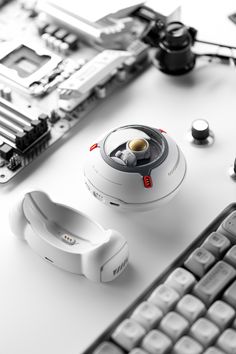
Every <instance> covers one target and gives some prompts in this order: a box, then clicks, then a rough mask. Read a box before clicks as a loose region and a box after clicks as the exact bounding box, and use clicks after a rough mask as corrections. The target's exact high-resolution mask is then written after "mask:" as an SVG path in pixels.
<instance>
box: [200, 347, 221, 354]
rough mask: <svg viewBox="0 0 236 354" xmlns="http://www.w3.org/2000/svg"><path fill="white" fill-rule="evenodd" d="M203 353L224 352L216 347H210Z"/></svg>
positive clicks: (218, 353) (214, 353) (216, 353)
mask: <svg viewBox="0 0 236 354" xmlns="http://www.w3.org/2000/svg"><path fill="white" fill-rule="evenodd" d="M203 354H225V352H222V350H220V349H218V348H216V347H210V348H208V349H207V350H206V351H205V352H204V353H203Z"/></svg>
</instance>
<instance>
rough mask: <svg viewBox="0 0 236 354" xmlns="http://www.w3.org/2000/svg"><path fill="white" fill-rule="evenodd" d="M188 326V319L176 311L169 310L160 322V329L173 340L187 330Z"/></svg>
mask: <svg viewBox="0 0 236 354" xmlns="http://www.w3.org/2000/svg"><path fill="white" fill-rule="evenodd" d="M188 327H189V323H188V321H187V320H186V319H185V318H184V317H183V316H181V315H179V314H178V313H177V312H169V313H168V314H167V315H165V317H164V318H163V319H162V320H161V323H160V330H162V331H163V332H164V333H166V334H167V335H168V336H169V337H170V338H171V339H172V340H173V341H174V342H175V341H176V340H177V339H179V338H180V336H182V335H183V334H184V333H185V332H186V331H187V329H188Z"/></svg>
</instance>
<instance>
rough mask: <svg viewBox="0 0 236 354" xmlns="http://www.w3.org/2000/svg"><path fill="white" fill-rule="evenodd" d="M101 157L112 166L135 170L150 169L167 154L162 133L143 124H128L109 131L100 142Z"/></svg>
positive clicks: (165, 142)
mask: <svg viewBox="0 0 236 354" xmlns="http://www.w3.org/2000/svg"><path fill="white" fill-rule="evenodd" d="M100 147H101V153H102V156H103V158H104V159H105V160H106V162H108V163H109V164H110V165H112V166H113V167H114V168H117V169H121V170H127V171H131V170H133V172H136V171H137V170H140V169H142V168H144V169H146V168H148V169H152V167H153V166H154V165H155V166H156V165H159V164H160V163H161V162H162V161H163V160H164V159H165V158H166V156H167V153H168V145H167V141H166V139H165V138H164V136H163V134H162V133H161V132H160V131H159V130H158V129H154V128H150V127H147V126H143V125H128V126H123V127H120V128H117V129H115V130H113V131H112V132H111V133H109V134H108V135H107V136H106V137H105V139H104V140H103V141H102V142H101V144H100Z"/></svg>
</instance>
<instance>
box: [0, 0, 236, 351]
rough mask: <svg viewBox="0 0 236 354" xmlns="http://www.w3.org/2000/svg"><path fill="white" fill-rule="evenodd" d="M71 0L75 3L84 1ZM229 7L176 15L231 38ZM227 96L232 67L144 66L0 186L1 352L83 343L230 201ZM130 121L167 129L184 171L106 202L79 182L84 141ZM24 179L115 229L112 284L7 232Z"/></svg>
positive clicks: (189, 6) (235, 126) (233, 142)
mask: <svg viewBox="0 0 236 354" xmlns="http://www.w3.org/2000/svg"><path fill="white" fill-rule="evenodd" d="M77 3H78V6H80V7H83V6H84V3H85V2H84V1H80V2H79V1H77ZM86 3H87V2H86ZM90 3H91V2H90ZM96 3H98V2H96ZM94 4H95V2H94ZM94 4H93V8H94ZM97 6H102V2H100V1H99V4H97ZM160 8H161V4H160ZM234 10H235V11H236V3H235V2H234V1H227V2H226V1H222V2H216V1H210V0H209V1H185V3H184V4H183V17H182V18H183V20H184V21H185V23H187V24H189V25H191V26H195V27H197V28H198V29H199V36H198V37H199V38H202V39H208V40H214V41H217V40H219V41H220V42H223V43H230V44H232V45H235V46H236V26H235V25H233V24H232V23H231V22H230V21H229V20H228V19H227V14H229V13H231V12H232V11H234ZM235 97H236V70H235V69H234V68H230V67H223V66H218V65H212V66H205V67H202V68H201V69H198V70H195V71H193V72H192V73H190V74H188V75H185V76H183V77H168V76H166V75H164V74H162V73H160V72H158V71H157V70H156V69H155V68H151V69H150V70H148V71H147V72H146V73H144V74H143V75H142V76H141V77H139V78H138V79H137V80H136V81H134V82H133V83H131V84H130V85H129V86H128V87H126V88H125V89H123V90H122V91H120V92H118V93H116V94H114V95H113V96H112V97H110V98H109V99H108V100H106V101H105V102H103V104H102V105H100V107H99V108H97V109H96V110H95V111H94V112H92V113H91V114H90V115H89V116H87V117H86V118H85V119H84V120H83V121H82V122H81V124H80V125H79V126H78V128H76V129H75V132H74V133H73V134H72V135H71V136H70V137H69V138H67V139H64V142H63V143H60V144H57V146H56V147H53V148H52V149H50V151H47V152H46V153H44V154H43V155H42V156H41V157H40V158H39V159H38V160H37V161H35V162H34V163H33V164H32V165H31V166H29V167H28V168H27V169H26V170H25V171H24V172H23V173H21V174H20V175H19V176H18V177H17V178H16V179H15V180H14V181H13V182H12V183H10V184H8V185H4V186H1V188H0V353H4V354H15V353H17V354H42V353H44V354H54V353H55V354H78V353H80V352H82V350H84V349H85V348H86V347H87V346H88V345H89V344H90V343H91V341H93V340H94V339H95V338H96V337H97V336H98V335H99V334H100V333H101V331H102V330H103V329H105V328H106V327H107V326H108V325H109V324H110V322H111V321H112V320H113V319H114V318H115V317H116V316H117V315H118V314H119V313H120V312H121V311H122V310H124V309H125V308H126V307H127V306H128V305H129V304H130V303H131V301H132V300H133V299H134V297H136V296H137V295H139V294H140V292H141V291H142V290H144V288H145V287H146V286H147V285H149V283H150V282H151V281H153V280H154V278H155V277H156V276H157V275H158V274H159V273H160V272H161V271H162V270H163V269H164V268H165V267H166V266H167V265H168V264H169V263H170V261H172V260H173V259H174V258H175V257H176V256H177V255H178V254H179V253H180V251H182V250H183V248H184V247H185V246H187V245H188V244H189V243H190V242H191V241H192V240H193V239H194V238H195V237H196V236H197V235H198V234H199V233H200V232H201V231H202V230H203V229H204V228H205V227H206V226H207V224H208V223H209V222H210V221H211V220H212V219H213V218H214V217H215V216H216V215H217V214H218V213H219V212H220V211H221V210H222V209H223V208H224V207H226V205H228V204H229V203H230V202H232V201H235V199H236V198H235V196H236V183H235V182H233V181H232V180H231V179H230V178H229V176H228V168H229V166H230V165H231V164H232V163H233V161H234V158H235V153H236V151H235V146H236V139H235V132H236V99H235ZM196 118H205V119H207V120H208V121H209V123H210V126H211V129H212V130H213V131H214V134H215V144H214V145H213V146H212V147H209V148H197V147H194V146H191V145H190V144H189V142H188V141H187V139H186V134H187V131H188V130H189V128H190V126H191V122H192V121H193V120H194V119H196ZM130 123H140V124H147V125H150V126H155V127H158V128H163V129H165V130H166V131H167V132H168V133H169V134H170V135H171V136H172V137H173V138H174V139H175V140H176V141H177V142H178V144H179V145H180V147H181V148H182V150H183V152H184V154H185V156H186V159H187V164H188V174H187V178H186V181H185V183H184V185H183V188H182V189H181V191H180V192H179V194H178V195H177V196H176V197H175V199H173V200H172V201H171V202H170V203H169V204H167V205H165V206H163V207H161V208H160V209H157V210H154V211H151V212H148V213H141V214H140V213H133V214H124V213H122V212H119V211H117V210H113V209H109V208H107V207H105V206H103V205H102V204H101V203H99V202H98V201H96V200H95V199H94V198H93V197H92V196H91V195H90V194H89V192H88V191H87V189H86V188H85V186H84V183H83V161H84V159H85V156H86V153H87V150H88V147H89V146H90V145H91V144H93V143H94V142H96V137H97V136H99V135H101V134H103V133H104V132H105V131H106V130H110V129H112V128H114V127H117V126H121V125H125V124H130ZM32 189H42V190H44V191H45V192H47V193H49V194H50V196H51V198H52V199H53V200H55V201H57V202H60V203H64V204H68V205H70V206H72V207H74V208H76V209H79V210H82V211H83V212H85V213H87V214H88V215H89V216H91V217H93V218H94V219H95V220H97V221H98V222H99V223H101V224H102V225H103V226H104V227H105V228H115V229H117V230H118V231H120V232H122V233H123V234H124V235H125V237H126V238H127V240H128V243H129V248H130V254H131V258H130V265H129V267H128V269H127V271H125V272H124V273H123V274H122V275H121V276H120V277H119V278H118V279H117V280H116V281H114V282H112V283H110V284H96V283H92V282H90V281H88V280H86V279H85V278H83V277H80V276H77V275H73V274H70V273H67V272H64V271H62V270H60V269H57V268H56V267H53V266H51V265H50V264H48V263H46V262H45V261H43V260H41V259H40V258H39V257H38V256H37V255H36V254H35V253H34V252H32V250H31V249H30V248H29V247H28V246H27V245H26V244H25V243H24V242H22V241H20V240H18V239H17V238H15V237H14V236H13V235H12V234H11V232H10V229H9V223H8V211H9V208H10V207H11V206H12V205H13V203H14V202H15V200H16V199H17V198H18V197H19V196H20V195H22V194H23V193H24V192H27V191H29V190H32Z"/></svg>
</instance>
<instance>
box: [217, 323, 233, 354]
mask: <svg viewBox="0 0 236 354" xmlns="http://www.w3.org/2000/svg"><path fill="white" fill-rule="evenodd" d="M217 345H218V346H219V347H220V348H221V349H222V350H224V351H225V352H226V353H227V354H235V353H236V331H235V330H234V329H231V328H228V329H226V330H225V331H224V332H223V333H222V334H221V336H220V338H219V339H218V341H217Z"/></svg>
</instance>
